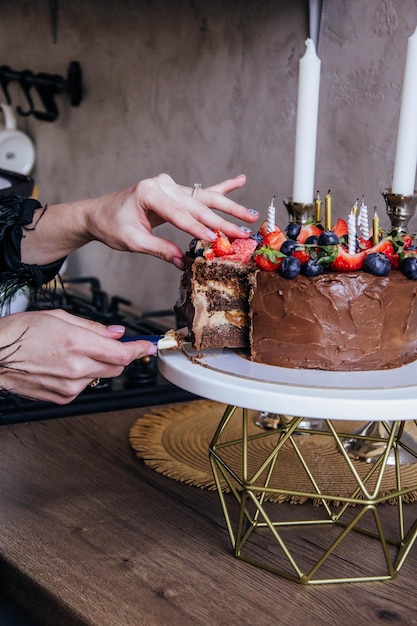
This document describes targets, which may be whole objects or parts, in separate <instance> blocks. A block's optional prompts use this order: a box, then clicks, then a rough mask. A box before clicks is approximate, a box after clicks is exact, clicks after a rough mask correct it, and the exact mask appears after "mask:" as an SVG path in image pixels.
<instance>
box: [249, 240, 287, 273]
mask: <svg viewBox="0 0 417 626" xmlns="http://www.w3.org/2000/svg"><path fill="white" fill-rule="evenodd" d="M283 258H286V257H285V255H283V254H282V253H281V252H280V251H279V250H274V249H273V248H269V247H268V246H262V247H261V248H259V249H258V250H256V252H254V259H255V263H256V266H257V267H258V268H259V269H261V270H265V271H266V272H275V271H276V270H277V269H278V268H279V267H280V265H281V263H282V259H283Z"/></svg>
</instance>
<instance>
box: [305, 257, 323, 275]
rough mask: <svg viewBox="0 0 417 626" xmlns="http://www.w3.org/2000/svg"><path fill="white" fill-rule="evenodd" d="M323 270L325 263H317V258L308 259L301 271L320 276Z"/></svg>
mask: <svg viewBox="0 0 417 626" xmlns="http://www.w3.org/2000/svg"><path fill="white" fill-rule="evenodd" d="M323 272H324V267H323V265H322V264H321V263H317V260H316V259H308V260H307V261H306V262H305V263H304V265H303V266H302V268H301V273H302V274H303V275H304V276H308V277H312V276H320V274H323Z"/></svg>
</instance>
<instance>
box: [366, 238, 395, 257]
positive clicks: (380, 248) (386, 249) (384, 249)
mask: <svg viewBox="0 0 417 626" xmlns="http://www.w3.org/2000/svg"><path fill="white" fill-rule="evenodd" d="M374 252H380V253H381V254H385V256H386V257H387V258H388V259H390V258H391V257H392V255H393V254H394V246H393V245H392V243H391V241H389V239H381V241H379V242H378V243H377V244H376V245H375V246H372V248H369V250H366V254H373V253H374Z"/></svg>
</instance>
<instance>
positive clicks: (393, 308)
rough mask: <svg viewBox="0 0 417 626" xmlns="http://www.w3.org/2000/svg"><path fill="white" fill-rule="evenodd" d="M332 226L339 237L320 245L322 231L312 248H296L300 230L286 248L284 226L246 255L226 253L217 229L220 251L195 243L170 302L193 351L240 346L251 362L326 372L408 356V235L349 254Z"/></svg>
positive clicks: (414, 324)
mask: <svg viewBox="0 0 417 626" xmlns="http://www.w3.org/2000/svg"><path fill="white" fill-rule="evenodd" d="M340 222H341V220H339V222H338V226H337V229H338V230H339V232H338V234H337V237H336V239H335V241H336V242H337V241H339V243H330V244H329V243H328V241H331V238H330V239H328V236H329V234H328V232H327V231H326V232H327V235H326V236H327V239H326V243H325V245H323V246H322V247H321V248H320V244H317V241H316V240H315V242H314V243H313V244H308V243H302V244H300V243H299V239H300V236H305V235H306V232H301V235H299V236H298V241H296V242H295V244H294V245H291V246H289V245H288V240H289V238H287V236H286V234H285V233H284V231H280V232H274V233H273V234H272V233H270V234H267V235H266V236H263V237H262V238H261V239H260V242H259V243H258V246H257V249H256V251H255V252H254V253H253V254H251V256H250V258H249V260H248V258H247V257H245V258H244V260H242V259H243V257H239V255H238V257H236V254H234V255H233V256H232V253H231V252H230V254H229V253H227V252H226V253H225V252H224V250H225V249H226V248H225V242H224V235H221V237H222V242H221V243H222V245H221V247H220V246H218V249H219V250H221V253H220V254H221V256H218V257H216V255H215V254H213V247H212V246H211V245H210V244H207V245H206V246H203V247H200V248H199V249H198V250H197V251H195V246H194V247H193V250H194V254H187V259H186V270H185V272H184V275H183V277H182V281H181V286H180V292H179V296H178V300H177V303H176V306H175V310H176V312H177V315H178V317H179V319H180V320H181V319H182V320H183V322H184V323H185V324H186V325H187V327H188V330H189V333H190V337H191V341H192V343H193V345H194V348H195V349H197V350H203V349H208V348H220V347H221V348H243V347H245V348H247V349H248V351H249V353H250V358H251V359H252V360H253V361H256V362H258V363H264V364H268V365H273V366H279V367H289V368H305V369H321V370H329V371H332V370H333V371H355V370H360V371H363V370H383V369H390V368H395V367H400V366H402V365H404V364H407V363H410V362H412V361H415V360H416V359H417V305H416V296H417V250H416V249H415V248H414V246H413V245H412V244H413V242H412V237H411V238H410V237H409V236H407V237H406V236H405V235H404V234H403V233H398V232H397V231H393V232H392V233H390V234H388V235H384V237H383V238H382V239H381V240H380V241H379V242H378V243H377V244H376V245H372V243H370V242H368V241H365V242H363V243H361V246H362V247H361V248H360V249H359V250H357V251H356V252H355V253H353V254H349V253H348V252H347V249H346V245H345V243H344V235H343V234H342V233H343V229H344V225H342V226H343V228H342V231H340V228H341V225H340ZM303 228H305V229H306V230H307V228H308V231H309V232H311V229H312V228H317V227H316V226H313V227H311V226H309V227H303ZM319 232H321V231H319ZM282 235H283V236H282ZM314 236H316V233H314ZM283 240H284V241H285V246H284V245H283ZM290 243H291V242H290ZM200 244H201V242H199V245H200ZM275 244H276V246H277V247H276V249H274V248H271V246H273V245H275ZM241 245H242V246H243V244H241ZM278 246H280V247H278ZM281 249H282V250H284V249H285V253H283V252H281ZM196 254H197V256H195V255H196ZM232 259H233V260H232ZM300 259H301V260H300ZM288 261H289V262H288ZM320 264H322V267H317V266H320ZM351 267H355V268H357V269H356V271H351V269H350V268H351ZM265 268H266V269H265ZM362 268H363V269H362ZM313 271H314V272H318V275H312V272H313Z"/></svg>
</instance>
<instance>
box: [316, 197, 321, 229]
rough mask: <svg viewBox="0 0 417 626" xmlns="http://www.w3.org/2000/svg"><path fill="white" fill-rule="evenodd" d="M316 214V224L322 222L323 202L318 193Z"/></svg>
mask: <svg viewBox="0 0 417 626" xmlns="http://www.w3.org/2000/svg"><path fill="white" fill-rule="evenodd" d="M314 207H315V211H314V212H315V214H316V222H321V200H320V194H319V192H317V195H316V199H315V201H314Z"/></svg>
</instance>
